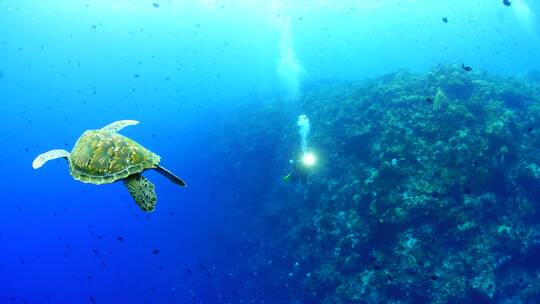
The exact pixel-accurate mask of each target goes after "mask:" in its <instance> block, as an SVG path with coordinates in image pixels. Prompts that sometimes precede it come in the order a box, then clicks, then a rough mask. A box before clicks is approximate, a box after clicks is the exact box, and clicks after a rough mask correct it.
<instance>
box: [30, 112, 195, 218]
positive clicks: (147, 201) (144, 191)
mask: <svg viewBox="0 0 540 304" xmlns="http://www.w3.org/2000/svg"><path fill="white" fill-rule="evenodd" d="M138 123H139V122H138V121H136V120H120V121H116V122H113V123H111V124H109V125H106V126H105V127H103V128H101V129H98V130H88V131H85V132H84V133H83V134H82V135H81V137H79V139H78V140H77V142H76V143H75V146H74V147H73V150H72V151H71V153H69V152H68V151H66V150H62V149H56V150H51V151H49V152H45V153H43V154H40V155H39V156H38V157H36V159H34V162H33V163H32V167H33V168H34V169H38V168H40V167H41V166H43V164H44V163H46V162H47V161H49V160H52V159H57V158H65V159H66V160H67V161H68V164H69V173H70V174H71V176H73V178H75V179H76V180H79V181H81V182H84V183H91V184H95V185H101V184H109V183H112V182H115V181H118V180H122V181H123V182H124V184H125V185H126V188H127V189H128V191H129V193H130V194H131V196H132V197H133V199H134V200H135V202H136V203H137V205H138V206H139V207H140V208H141V209H142V210H144V211H147V212H151V211H154V209H155V206H156V202H157V198H156V193H155V191H154V185H153V184H152V183H151V182H150V181H148V180H147V179H146V178H145V177H144V176H142V175H141V173H142V172H143V171H145V170H148V169H154V170H156V171H157V172H158V173H161V174H162V175H164V176H165V177H167V178H168V179H169V180H171V181H172V182H173V183H175V184H177V185H179V186H181V187H185V186H186V183H185V182H184V181H183V180H182V179H180V178H179V177H177V176H176V175H174V174H173V173H171V172H170V171H169V170H167V169H165V168H163V167H162V166H160V165H159V161H160V157H159V156H158V155H157V154H155V153H153V152H151V151H150V150H148V149H146V148H145V147H143V146H141V145H140V144H138V143H136V142H135V141H133V140H132V139H130V138H127V137H125V136H123V135H120V134H118V133H117V132H118V131H120V130H121V129H123V128H124V127H127V126H133V125H136V124H138Z"/></svg>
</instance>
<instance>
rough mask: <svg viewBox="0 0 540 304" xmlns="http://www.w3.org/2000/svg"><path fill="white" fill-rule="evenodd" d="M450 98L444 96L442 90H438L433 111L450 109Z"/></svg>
mask: <svg viewBox="0 0 540 304" xmlns="http://www.w3.org/2000/svg"><path fill="white" fill-rule="evenodd" d="M448 103H449V101H448V97H446V95H444V93H443V91H442V90H441V89H438V90H437V93H436V94H435V98H433V111H444V110H446V108H447V107H448Z"/></svg>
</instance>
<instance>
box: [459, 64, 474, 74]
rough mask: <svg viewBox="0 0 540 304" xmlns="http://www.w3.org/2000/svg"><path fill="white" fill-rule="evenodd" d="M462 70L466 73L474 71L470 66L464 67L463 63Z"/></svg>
mask: <svg viewBox="0 0 540 304" xmlns="http://www.w3.org/2000/svg"><path fill="white" fill-rule="evenodd" d="M461 68H463V69H464V70H465V71H466V72H470V71H472V68H471V67H470V66H468V65H464V64H463V63H462V64H461Z"/></svg>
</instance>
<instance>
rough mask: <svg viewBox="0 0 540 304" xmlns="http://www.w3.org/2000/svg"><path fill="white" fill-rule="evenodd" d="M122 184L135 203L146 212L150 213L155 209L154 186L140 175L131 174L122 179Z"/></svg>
mask: <svg viewBox="0 0 540 304" xmlns="http://www.w3.org/2000/svg"><path fill="white" fill-rule="evenodd" d="M124 184H125V185H126V188H127V189H128V191H129V193H130V194H131V196H132V197H133V199H134V200H135V203H137V205H138V206H139V207H140V208H141V209H142V210H143V211H146V212H152V211H154V209H155V208H156V202H157V197H156V192H155V191H154V184H152V183H151V182H150V181H149V180H147V179H146V178H145V177H144V176H142V175H140V174H133V175H130V176H128V177H127V178H125V179H124Z"/></svg>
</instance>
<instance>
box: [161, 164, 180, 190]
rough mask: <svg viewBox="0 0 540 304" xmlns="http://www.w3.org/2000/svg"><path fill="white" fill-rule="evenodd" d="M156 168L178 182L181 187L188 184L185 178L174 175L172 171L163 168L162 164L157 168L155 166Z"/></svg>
mask: <svg viewBox="0 0 540 304" xmlns="http://www.w3.org/2000/svg"><path fill="white" fill-rule="evenodd" d="M154 170H156V171H157V172H159V173H160V174H161V175H163V176H165V177H166V178H168V179H169V180H170V181H171V182H173V183H175V184H177V185H178V186H180V187H187V184H186V182H184V180H182V179H181V178H180V177H178V176H176V175H174V174H173V173H172V172H171V171H169V170H167V169H165V168H163V167H162V166H160V165H157V166H156V168H154Z"/></svg>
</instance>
